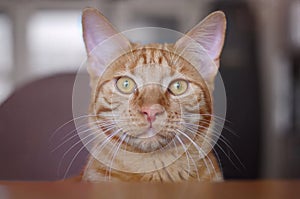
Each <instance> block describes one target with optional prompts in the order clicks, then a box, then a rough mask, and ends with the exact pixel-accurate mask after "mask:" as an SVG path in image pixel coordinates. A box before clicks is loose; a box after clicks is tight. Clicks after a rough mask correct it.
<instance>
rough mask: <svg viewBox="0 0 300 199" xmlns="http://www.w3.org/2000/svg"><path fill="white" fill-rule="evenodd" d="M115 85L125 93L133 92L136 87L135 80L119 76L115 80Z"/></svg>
mask: <svg viewBox="0 0 300 199" xmlns="http://www.w3.org/2000/svg"><path fill="white" fill-rule="evenodd" d="M116 86H117V88H118V89H119V91H121V92H122V93H125V94H130V93H133V92H134V90H135V88H136V84H135V82H134V81H133V80H132V79H131V78H129V77H121V78H119V79H118V80H117V83H116Z"/></svg>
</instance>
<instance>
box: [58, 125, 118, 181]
mask: <svg viewBox="0 0 300 199" xmlns="http://www.w3.org/2000/svg"><path fill="white" fill-rule="evenodd" d="M113 128H115V127H111V128H109V129H107V130H106V131H103V132H101V133H99V132H100V130H98V131H95V132H93V133H91V134H89V135H87V136H85V137H84V138H82V139H80V140H79V141H78V142H76V143H75V144H73V145H72V146H71V147H70V148H69V149H68V150H67V151H66V152H65V153H64V154H63V156H62V158H61V161H60V162H59V167H58V168H60V167H61V164H62V161H63V159H64V158H65V156H66V155H67V154H68V153H69V152H70V151H71V150H72V149H73V148H74V147H75V146H77V145H78V144H79V143H81V142H82V141H83V140H86V139H87V138H89V137H91V136H92V135H93V136H94V135H95V134H97V133H99V134H98V135H97V136H96V137H94V138H92V139H91V140H89V141H88V142H86V143H85V144H84V145H83V146H82V147H81V148H80V149H79V151H78V152H77V153H76V155H75V156H77V155H78V154H79V152H80V151H81V150H83V149H84V148H85V147H86V146H87V145H88V144H90V143H91V142H92V141H94V140H96V139H97V138H98V137H99V136H101V135H103V134H104V133H106V132H107V131H110V130H112V129H113ZM75 156H74V157H75ZM74 159H75V158H73V159H72V161H71V163H73V161H74ZM70 167H71V166H70V165H69V166H68V169H67V172H68V170H69V168H70ZM67 172H66V173H65V175H64V177H65V176H66V175H67Z"/></svg>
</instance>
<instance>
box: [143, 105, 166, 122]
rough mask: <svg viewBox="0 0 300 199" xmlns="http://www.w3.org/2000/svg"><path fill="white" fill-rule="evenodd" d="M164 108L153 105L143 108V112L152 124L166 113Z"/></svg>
mask: <svg viewBox="0 0 300 199" xmlns="http://www.w3.org/2000/svg"><path fill="white" fill-rule="evenodd" d="M164 111H165V110H164V107H163V106H161V105H160V104H153V105H151V106H143V107H142V108H141V112H142V113H143V114H145V116H146V117H147V120H148V122H150V123H152V122H154V121H155V118H156V116H157V115H159V114H162V113H163V112H164Z"/></svg>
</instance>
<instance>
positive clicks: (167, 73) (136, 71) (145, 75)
mask: <svg viewBox="0 0 300 199" xmlns="http://www.w3.org/2000/svg"><path fill="white" fill-rule="evenodd" d="M117 61H118V62H119V64H120V65H122V66H121V67H120V65H119V70H118V71H119V73H120V74H121V73H123V72H125V73H127V74H131V75H133V76H136V77H140V78H142V79H143V80H145V81H149V80H152V81H159V80H160V79H162V78H164V77H177V76H180V74H183V73H186V74H185V75H188V70H187V69H190V70H191V71H194V70H193V68H194V67H193V66H191V65H190V63H188V62H187V61H186V60H185V59H183V58H182V57H180V55H177V54H176V53H174V49H173V46H172V45H171V44H149V45H145V46H142V47H141V46H138V47H135V48H133V49H131V51H130V52H128V53H126V54H125V55H123V56H121V57H120V58H119V59H118V60H117ZM194 72H195V71H194Z"/></svg>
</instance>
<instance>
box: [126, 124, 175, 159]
mask: <svg viewBox="0 0 300 199" xmlns="http://www.w3.org/2000/svg"><path fill="white" fill-rule="evenodd" d="M146 134H147V135H146ZM150 134H151V136H150ZM152 134H153V135H152ZM127 141H128V142H127V143H126V144H127V145H130V146H131V147H130V148H127V149H129V150H130V151H138V152H142V153H149V152H155V151H157V150H162V149H163V148H164V147H166V146H167V145H168V144H170V143H171V141H172V139H171V138H170V139H169V138H168V139H167V138H166V137H165V136H162V135H161V134H159V133H156V132H155V130H153V129H152V130H148V131H147V132H146V133H143V136H130V138H129V139H128V140H127Z"/></svg>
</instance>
